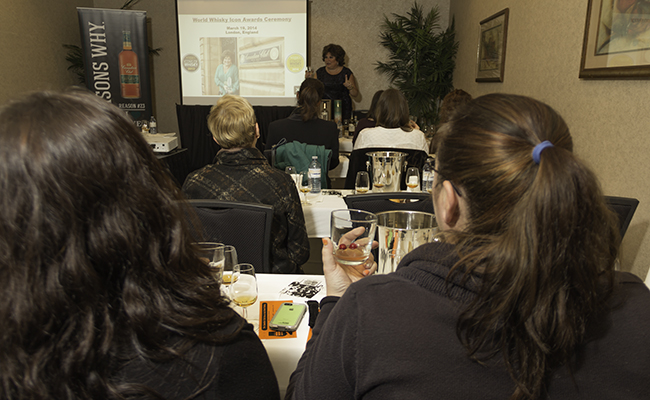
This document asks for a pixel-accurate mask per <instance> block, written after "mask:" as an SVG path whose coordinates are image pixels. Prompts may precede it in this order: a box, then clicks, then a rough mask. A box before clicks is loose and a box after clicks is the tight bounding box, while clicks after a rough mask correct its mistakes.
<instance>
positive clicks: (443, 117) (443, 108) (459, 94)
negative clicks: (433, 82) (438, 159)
mask: <svg viewBox="0 0 650 400" xmlns="http://www.w3.org/2000/svg"><path fill="white" fill-rule="evenodd" d="M470 101H472V95H471V94H469V93H467V92H466V91H464V90H462V89H454V90H452V91H451V92H449V93H447V95H446V96H445V98H444V99H442V104H440V119H439V120H438V125H437V126H436V132H437V131H438V130H439V129H440V127H441V126H442V124H444V123H446V122H447V121H449V119H450V118H451V115H452V114H453V112H454V111H455V110H457V109H459V108H461V107H462V106H464V105H465V104H467V103H469V102H470ZM434 136H435V133H434ZM429 154H436V141H435V140H432V141H431V145H430V146H429Z"/></svg>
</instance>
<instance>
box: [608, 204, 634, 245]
mask: <svg viewBox="0 0 650 400" xmlns="http://www.w3.org/2000/svg"><path fill="white" fill-rule="evenodd" d="M605 201H606V202H607V205H608V206H609V208H610V209H611V210H612V211H614V212H615V213H616V214H617V215H618V222H619V228H620V229H621V240H622V239H623V236H625V232H626V231H627V228H628V226H630V222H631V221H632V217H633V216H634V212H635V211H636V208H637V206H638V205H639V200H637V199H633V198H631V197H614V196H605Z"/></svg>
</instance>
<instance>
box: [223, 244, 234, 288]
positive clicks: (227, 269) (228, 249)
mask: <svg viewBox="0 0 650 400" xmlns="http://www.w3.org/2000/svg"><path fill="white" fill-rule="evenodd" d="M235 265H237V250H236V249H235V246H230V245H225V246H223V280H222V285H223V286H224V287H225V289H224V291H223V293H224V295H226V296H227V295H228V290H227V289H228V286H229V285H230V282H231V281H232V271H233V268H234V267H235Z"/></svg>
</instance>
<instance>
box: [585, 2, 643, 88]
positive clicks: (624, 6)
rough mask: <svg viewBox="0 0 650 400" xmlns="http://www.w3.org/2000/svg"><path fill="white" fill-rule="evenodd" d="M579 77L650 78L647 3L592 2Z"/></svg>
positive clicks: (589, 6)
mask: <svg viewBox="0 0 650 400" xmlns="http://www.w3.org/2000/svg"><path fill="white" fill-rule="evenodd" d="M579 77H580V78H583V79H647V78H649V77H650V7H648V2H647V1H643V2H625V3H618V2H616V1H615V0H589V5H588V7H587V20H586V22H585V35H584V41H583V44H582V59H581V61H580V74H579Z"/></svg>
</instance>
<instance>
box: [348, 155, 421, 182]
mask: <svg viewBox="0 0 650 400" xmlns="http://www.w3.org/2000/svg"><path fill="white" fill-rule="evenodd" d="M376 151H398V152H401V153H406V154H407V156H406V163H407V166H408V167H416V168H417V169H419V170H420V171H422V166H423V165H424V163H425V161H426V160H427V158H428V157H429V155H428V154H427V152H426V151H422V150H412V149H390V148H385V147H381V148H380V147H372V148H367V149H357V150H352V153H350V163H349V166H348V174H347V175H346V177H345V189H354V180H355V179H356V177H357V172H359V171H366V161H370V171H369V172H368V173H369V174H370V182H372V159H371V158H370V157H369V156H367V155H366V153H373V152H376ZM405 171H406V169H404V171H402V176H404V174H403V173H404V172H405ZM400 188H401V189H402V190H405V189H406V181H404V179H402V181H401V182H400Z"/></svg>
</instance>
